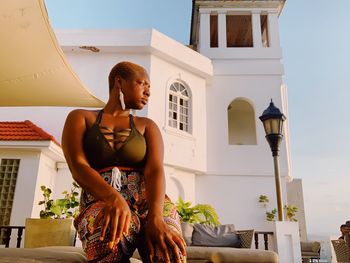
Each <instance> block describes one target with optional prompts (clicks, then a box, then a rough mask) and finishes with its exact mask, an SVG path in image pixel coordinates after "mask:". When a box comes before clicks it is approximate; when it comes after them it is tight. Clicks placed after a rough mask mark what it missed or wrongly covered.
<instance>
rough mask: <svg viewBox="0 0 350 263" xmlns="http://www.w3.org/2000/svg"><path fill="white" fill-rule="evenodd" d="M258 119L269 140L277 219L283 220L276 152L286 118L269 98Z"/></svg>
mask: <svg viewBox="0 0 350 263" xmlns="http://www.w3.org/2000/svg"><path fill="white" fill-rule="evenodd" d="M259 119H260V120H261V121H262V123H263V124H264V129H265V133H266V136H265V138H266V140H267V141H268V142H269V144H270V147H271V151H272V156H273V162H274V169H275V184H276V196H277V211H278V220H279V221H283V204H282V190H281V181H280V168H279V159H278V152H279V147H280V144H281V141H282V138H283V134H282V131H283V122H284V121H285V120H286V117H285V116H284V115H283V113H282V112H281V111H280V110H279V108H277V107H276V106H275V105H274V104H273V102H272V99H271V102H270V105H269V107H268V108H267V109H266V110H264V112H263V114H262V115H261V116H260V117H259Z"/></svg>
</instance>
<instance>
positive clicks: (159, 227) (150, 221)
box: [145, 217, 186, 263]
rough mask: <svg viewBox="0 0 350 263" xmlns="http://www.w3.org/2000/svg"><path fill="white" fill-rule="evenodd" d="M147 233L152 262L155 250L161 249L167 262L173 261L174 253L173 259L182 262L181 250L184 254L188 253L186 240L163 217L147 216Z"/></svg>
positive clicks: (161, 254)
mask: <svg viewBox="0 0 350 263" xmlns="http://www.w3.org/2000/svg"><path fill="white" fill-rule="evenodd" d="M145 234H146V243H147V247H148V251H149V254H150V255H149V256H150V260H151V262H152V261H153V258H154V256H155V251H159V252H160V256H162V257H163V258H164V260H165V262H171V261H170V260H171V259H170V255H171V254H172V255H173V257H174V259H173V260H175V262H176V263H181V259H180V254H179V251H181V253H182V255H184V256H185V255H186V249H185V245H184V244H185V242H184V240H183V239H182V237H181V235H180V234H179V233H177V232H176V231H174V230H172V229H171V228H170V227H169V226H168V225H167V224H166V223H165V222H164V220H163V217H147V223H146V229H145Z"/></svg>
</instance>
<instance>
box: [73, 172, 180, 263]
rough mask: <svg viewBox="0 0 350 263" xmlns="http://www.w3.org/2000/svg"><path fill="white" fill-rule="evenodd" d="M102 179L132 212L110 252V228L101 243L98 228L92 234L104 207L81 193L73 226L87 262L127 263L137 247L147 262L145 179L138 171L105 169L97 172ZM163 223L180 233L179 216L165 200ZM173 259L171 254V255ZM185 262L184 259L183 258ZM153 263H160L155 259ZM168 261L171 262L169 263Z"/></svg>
mask: <svg viewBox="0 0 350 263" xmlns="http://www.w3.org/2000/svg"><path fill="white" fill-rule="evenodd" d="M100 175H101V176H102V177H103V178H104V180H105V181H106V182H107V183H108V184H110V185H112V186H113V187H114V188H115V189H116V190H117V191H118V192H119V193H120V194H121V195H122V196H123V197H124V199H125V200H126V202H127V203H128V205H129V208H130V210H131V220H130V228H129V233H128V235H125V234H123V237H122V238H121V240H120V241H119V243H118V246H117V249H116V250H115V251H112V250H110V249H109V248H108V242H109V238H108V237H109V228H108V229H107V232H106V238H105V240H103V241H100V239H99V238H100V234H101V226H98V227H96V229H95V230H94V232H91V229H92V227H93V224H94V220H95V218H96V216H97V214H98V213H99V212H100V211H101V209H102V208H103V205H104V204H103V202H101V201H95V200H94V198H93V197H92V195H90V194H88V193H87V192H83V193H82V195H81V202H80V206H81V207H80V209H81V210H80V211H81V212H80V214H79V216H78V217H77V218H76V219H75V221H74V225H75V228H76V229H77V231H78V234H79V238H80V240H81V241H82V244H83V248H84V250H85V252H86V254H87V258H88V260H89V261H90V262H101V263H102V262H104V263H107V262H129V258H130V257H131V256H132V254H133V253H134V251H135V249H136V248H137V249H138V251H139V254H140V256H141V257H142V261H143V262H149V259H148V253H147V249H146V244H145V238H144V226H145V223H146V220H147V212H148V206H147V202H146V188H145V182H144V176H143V174H142V172H141V171H139V170H131V169H123V168H119V169H118V168H117V167H112V168H107V169H104V170H102V171H100ZM163 217H164V221H165V222H166V223H167V224H168V226H169V227H171V228H172V229H173V230H174V231H176V232H178V233H181V226H180V220H179V215H178V213H177V211H176V207H175V205H174V204H173V203H171V201H170V199H169V198H168V197H166V198H165V201H164V210H163ZM171 257H172V255H171ZM180 258H182V259H183V260H182V261H183V262H185V257H182V255H180ZM155 261H156V262H162V261H161V259H159V257H158V259H157V251H156V260H155ZM171 262H174V261H173V260H171Z"/></svg>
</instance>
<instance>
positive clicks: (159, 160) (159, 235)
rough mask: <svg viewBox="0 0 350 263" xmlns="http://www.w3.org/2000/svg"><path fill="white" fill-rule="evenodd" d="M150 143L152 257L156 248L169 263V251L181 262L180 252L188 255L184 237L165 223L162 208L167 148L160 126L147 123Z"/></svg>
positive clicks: (148, 185) (148, 183)
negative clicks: (165, 152)
mask: <svg viewBox="0 0 350 263" xmlns="http://www.w3.org/2000/svg"><path fill="white" fill-rule="evenodd" d="M144 135H145V138H146V142H147V159H146V166H145V170H144V174H145V180H146V192H147V201H148V205H149V212H148V215H147V226H146V238H147V244H148V248H149V250H150V257H151V260H152V257H153V256H154V251H155V249H159V250H160V251H161V253H162V254H163V255H164V256H165V258H166V259H167V262H168V261H169V262H170V256H169V251H170V250H172V251H173V255H175V256H176V257H177V259H176V262H180V258H179V253H178V250H179V249H180V250H181V252H182V253H183V255H185V254H186V251H185V247H184V244H183V240H182V238H181V236H180V235H179V234H178V233H176V232H174V231H173V230H171V229H170V228H169V227H168V226H167V224H166V223H165V222H164V220H163V207H164V197H165V175H164V168H163V156H164V145H163V140H162V136H161V133H160V131H159V129H158V127H157V125H156V124H155V123H154V122H153V121H152V120H148V121H147V124H146V128H145V134H144Z"/></svg>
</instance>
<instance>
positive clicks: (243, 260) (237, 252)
mask: <svg viewBox="0 0 350 263" xmlns="http://www.w3.org/2000/svg"><path fill="white" fill-rule="evenodd" d="M135 257H136V258H137V257H138V256H137V254H135ZM136 258H133V259H132V260H131V262H132V263H136V262H141V261H140V260H138V259H136ZM0 262H2V263H10V262H11V263H12V262H21V263H29V262H30V263H44V262H47V263H51V262H52V263H53V262H57V263H60V262H62V263H63V262H65V263H84V262H87V260H86V256H85V253H84V251H83V250H82V248H80V247H44V248H0ZM187 262H189V263H208V262H214V263H218V262H232V263H235V262H239V263H248V262H249V263H253V262H261V263H277V262H278V260H277V255H276V253H274V252H272V251H265V250H255V249H245V248H228V247H188V248H187Z"/></svg>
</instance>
